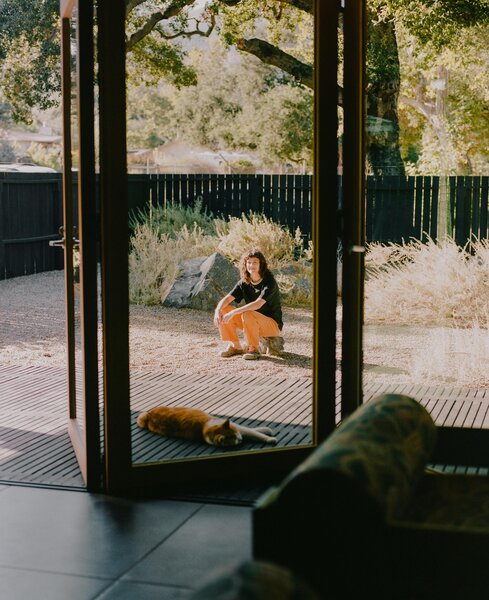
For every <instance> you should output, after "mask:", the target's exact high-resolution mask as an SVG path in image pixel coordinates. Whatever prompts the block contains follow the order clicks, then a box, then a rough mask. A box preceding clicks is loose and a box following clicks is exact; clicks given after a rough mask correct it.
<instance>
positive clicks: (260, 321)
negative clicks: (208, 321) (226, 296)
mask: <svg viewBox="0 0 489 600" xmlns="http://www.w3.org/2000/svg"><path fill="white" fill-rule="evenodd" d="M232 310H233V307H232V306H226V307H224V308H223V309H222V312H223V314H225V313H228V312H231V311H232ZM238 329H242V330H243V333H244V338H245V340H246V343H247V345H248V346H252V347H253V348H258V345H259V343H260V337H272V336H276V335H280V329H279V327H278V325H277V322H276V321H275V320H274V319H272V318H271V317H266V316H265V315H262V314H261V313H259V312H257V311H256V310H247V311H246V312H244V313H241V314H239V315H236V316H235V317H231V320H230V321H229V322H228V323H221V324H220V325H219V333H220V334H221V340H223V341H225V342H232V343H238V342H239V337H238Z"/></svg>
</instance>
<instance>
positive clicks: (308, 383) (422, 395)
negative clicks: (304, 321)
mask: <svg viewBox="0 0 489 600" xmlns="http://www.w3.org/2000/svg"><path fill="white" fill-rule="evenodd" d="M312 384H313V381H312V378H294V379H292V378H290V379H289V378H286V377H276V378H271V377H263V376H262V377H260V376H258V377H256V378H253V379H250V378H249V376H244V375H238V376H236V375H233V374H229V375H212V374H200V375H196V374H192V373H186V374H182V375H180V374H172V373H167V372H161V373H157V372H150V371H133V372H131V379H130V390H131V413H132V414H131V432H132V433H131V435H132V442H133V452H134V460H135V462H139V461H141V462H157V461H159V460H163V459H164V460H167V459H168V460H172V459H182V458H186V457H188V456H207V455H215V454H216V453H219V452H223V450H221V449H218V448H213V447H211V446H207V445H205V444H191V443H189V442H186V441H183V440H172V439H165V438H163V437H161V436H157V435H155V434H151V433H150V432H148V431H147V430H142V429H140V428H139V427H138V426H137V424H136V418H137V414H138V413H139V411H141V410H147V409H148V408H150V407H152V406H156V405H158V404H170V405H174V406H175V405H186V406H197V407H200V408H203V409H204V410H207V411H209V412H211V413H212V414H216V415H217V416H222V417H227V416H229V417H231V418H233V419H234V420H236V422H238V423H242V424H246V425H248V426H254V425H259V424H260V425H263V424H266V425H268V426H270V427H272V428H273V429H274V430H276V432H277V435H278V438H279V444H278V445H279V447H286V446H296V445H303V444H310V443H311V424H312V389H313V388H312ZM66 387H67V381H66V373H65V370H64V369H59V368H53V367H28V366H14V365H0V481H8V482H18V483H33V484H41V485H55V486H59V487H64V486H66V487H70V488H76V489H82V488H83V482H82V479H81V475H80V472H79V469H78V465H77V462H76V459H75V456H74V453H73V449H72V447H71V442H70V440H69V436H68V433H67V411H66ZM100 389H102V380H101V381H100ZM336 393H337V406H336V413H337V415H338V418H339V416H340V404H341V382H340V381H339V382H337V386H336ZM382 393H402V394H406V395H410V396H412V397H413V398H415V399H416V400H418V401H419V402H420V403H421V404H423V406H425V407H426V409H427V410H428V411H429V412H430V414H431V415H432V417H433V419H434V420H435V422H436V423H437V424H438V425H441V424H444V425H446V426H456V427H465V428H483V429H489V393H488V392H487V390H465V389H463V388H450V387H447V386H441V385H439V386H429V385H426V384H419V385H416V384H410V383H403V384H390V385H385V384H382V383H378V382H377V383H373V384H369V385H366V386H365V389H364V398H365V401H366V402H368V401H370V400H372V399H373V398H375V397H376V396H378V395H380V394H382ZM78 400H79V399H78ZM80 414H82V411H81V413H80ZM263 447H265V445H264V444H260V443H249V442H247V443H246V444H245V445H243V446H242V448H243V449H244V450H258V449H260V448H263Z"/></svg>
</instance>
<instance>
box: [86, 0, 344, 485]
mask: <svg viewBox="0 0 489 600" xmlns="http://www.w3.org/2000/svg"><path fill="white" fill-rule="evenodd" d="M339 10H340V6H339V3H338V2H336V1H331V2H329V1H328V2H325V1H324V0H316V1H315V20H316V36H315V50H316V57H315V85H316V88H315V90H316V92H315V118H316V126H315V169H316V170H315V177H314V197H315V200H314V205H315V209H314V211H313V214H314V216H313V231H314V238H313V241H314V253H315V260H314V269H315V270H314V282H315V286H314V287H315V297H314V315H315V318H314V339H315V342H314V352H313V368H314V373H315V377H314V392H313V394H314V419H313V420H314V427H313V440H314V444H313V445H315V444H317V443H318V442H319V441H321V440H322V439H324V437H326V435H328V434H329V433H330V432H331V431H332V429H333V428H334V426H335V371H336V361H335V352H336V289H337V288H336V239H337V238H336V220H337V162H336V161H335V160H334V159H333V160H332V159H331V156H332V155H333V157H334V156H337V130H338V125H337V91H336V90H337V56H338V49H337V22H338V14H339ZM97 25H98V43H97V49H98V65H99V74H98V75H99V110H100V199H101V254H102V316H103V319H102V320H103V349H104V350H103V351H104V415H105V419H104V434H105V436H104V445H105V460H104V467H105V489H106V490H107V491H110V492H118V491H122V490H128V489H130V490H131V489H136V488H145V487H148V486H151V487H152V488H154V487H155V482H156V481H161V482H165V483H166V484H170V483H174V482H188V481H195V480H196V477H197V475H198V477H199V478H203V479H209V478H213V477H219V478H225V479H230V478H234V477H237V476H239V477H240V479H241V480H242V481H243V479H244V478H247V477H251V479H253V480H256V478H257V477H259V476H260V475H261V476H262V477H263V476H265V477H268V478H270V477H271V476H272V474H277V473H285V472H286V471H288V470H289V469H290V468H291V467H292V466H293V465H295V464H297V463H299V462H300V461H302V460H303V459H304V458H305V456H306V455H307V454H308V453H309V452H310V450H311V447H303V448H291V449H283V450H282V449H280V450H279V449H277V450H266V451H263V452H256V451H255V452H253V453H242V454H234V455H232V456H228V455H223V456H219V457H215V458H214V457H211V458H207V459H205V460H189V461H173V462H167V463H164V464H158V465H136V466H134V465H132V462H131V440H130V397H129V369H128V365H129V341H128V326H129V317H128V314H129V302H128V266H127V260H123V259H122V258H121V257H126V256H127V253H128V236H127V189H126V185H127V183H126V182H127V174H126V173H127V171H126V106H125V12H124V4H123V3H108V2H99V3H98V12H97Z"/></svg>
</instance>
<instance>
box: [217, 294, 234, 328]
mask: <svg viewBox="0 0 489 600" xmlns="http://www.w3.org/2000/svg"><path fill="white" fill-rule="evenodd" d="M233 300H234V296H231V294H226V296H224V298H221V300H219V302H218V304H217V306H216V310H215V311H214V324H215V325H216V327H217V326H218V325H219V324H220V323H221V321H222V309H223V308H225V307H226V306H228V305H229V304H231V302H233Z"/></svg>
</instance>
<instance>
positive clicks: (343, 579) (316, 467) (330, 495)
mask: <svg viewBox="0 0 489 600" xmlns="http://www.w3.org/2000/svg"><path fill="white" fill-rule="evenodd" d="M436 438H437V429H436V427H435V425H434V423H433V421H432V419H431V417H430V415H429V414H428V412H427V411H426V410H425V409H424V407H423V406H422V405H421V404H419V403H418V402H416V401H415V400H413V399H412V398H409V397H408V396H403V395H397V394H390V395H389V394H387V395H382V396H380V397H378V398H376V399H375V400H373V401H371V402H369V403H367V404H365V405H363V406H362V407H360V408H359V409H358V410H357V411H355V413H354V414H353V415H351V416H350V417H349V418H348V419H346V420H345V421H344V422H343V423H342V425H340V426H339V427H338V428H337V429H336V430H335V431H334V432H333V433H332V434H331V435H330V436H329V437H328V439H327V440H325V442H323V443H322V444H321V445H320V446H319V447H318V448H317V449H316V450H315V451H313V452H312V453H311V455H310V456H309V457H308V458H307V459H306V460H305V461H304V462H303V463H302V464H301V465H299V466H298V467H297V468H296V469H295V470H294V471H293V472H292V473H291V474H290V475H289V476H288V477H287V478H286V479H285V480H284V481H283V482H282V483H281V484H280V486H278V487H277V488H275V489H272V490H271V491H270V492H268V493H267V494H266V495H265V496H264V497H263V498H262V499H261V500H260V502H259V504H258V506H257V507H256V509H255V511H254V521H253V536H254V556H255V558H256V559H258V560H268V561H272V562H274V563H276V564H280V565H283V566H285V567H286V568H288V569H290V570H292V571H294V572H295V573H296V574H297V575H298V576H299V577H301V578H302V579H303V580H304V581H306V582H308V583H309V584H310V585H311V586H312V587H313V588H314V589H315V590H316V591H317V592H318V593H319V594H320V595H321V596H322V597H323V598H345V599H346V598H348V599H349V598H355V599H356V598H367V597H372V598H376V599H384V598H385V599H394V598H395V599H396V600H397V599H405V600H424V599H425V598H426V599H428V598H429V599H430V600H434V599H436V598H440V599H441V598H445V599H447V598H463V599H465V598H471V599H472V598H474V599H475V598H489V575H488V576H487V577H486V576H485V573H487V572H488V569H487V567H486V566H485V565H486V564H487V561H488V558H489V555H488V553H489V499H488V498H489V484H488V480H487V479H486V478H482V477H476V476H462V477H458V476H452V475H439V474H436V473H434V472H432V471H431V470H430V469H426V465H427V463H429V460H430V457H431V455H432V452H433V450H434V448H435V444H436ZM462 511H463V513H464V514H463V515H462V514H461V512H462ZM469 513H470V514H469ZM466 559H468V560H466ZM457 563H458V565H457ZM482 574H484V575H482ZM467 591H468V592H469V593H466V592H467Z"/></svg>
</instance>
